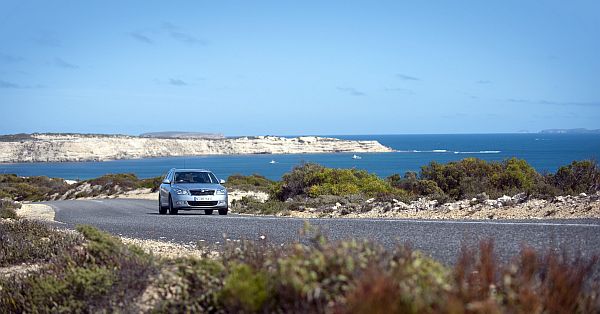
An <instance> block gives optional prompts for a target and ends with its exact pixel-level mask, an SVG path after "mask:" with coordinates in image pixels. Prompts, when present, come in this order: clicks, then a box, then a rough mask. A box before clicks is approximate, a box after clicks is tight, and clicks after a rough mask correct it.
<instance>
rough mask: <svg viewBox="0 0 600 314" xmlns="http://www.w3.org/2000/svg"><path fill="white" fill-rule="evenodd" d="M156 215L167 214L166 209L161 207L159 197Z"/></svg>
mask: <svg viewBox="0 0 600 314" xmlns="http://www.w3.org/2000/svg"><path fill="white" fill-rule="evenodd" d="M158 213H159V214H161V215H164V214H166V213H167V208H166V207H164V206H162V202H161V199H160V195H159V196H158Z"/></svg>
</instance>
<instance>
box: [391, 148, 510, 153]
mask: <svg viewBox="0 0 600 314" xmlns="http://www.w3.org/2000/svg"><path fill="white" fill-rule="evenodd" d="M396 152H397V153H454V154H498V153H501V151H499V150H479V151H467V152H462V151H449V150H447V149H434V150H415V149H412V150H397V151H396Z"/></svg>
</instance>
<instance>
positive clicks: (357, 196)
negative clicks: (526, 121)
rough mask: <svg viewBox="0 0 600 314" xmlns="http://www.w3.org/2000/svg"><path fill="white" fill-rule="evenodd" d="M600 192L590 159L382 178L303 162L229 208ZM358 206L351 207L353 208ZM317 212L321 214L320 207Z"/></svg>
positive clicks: (440, 168)
mask: <svg viewBox="0 0 600 314" xmlns="http://www.w3.org/2000/svg"><path fill="white" fill-rule="evenodd" d="M599 190H600V168H599V167H598V164H597V163H596V162H594V161H589V160H584V161H574V162H573V163H571V164H570V165H567V166H563V167H561V168H559V169H558V171H557V172H556V173H550V174H540V173H538V172H537V171H536V170H535V169H534V168H533V167H532V166H531V165H529V164H528V163H527V162H526V161H524V160H521V159H517V158H511V159H507V160H504V161H501V162H496V161H489V162H488V161H485V160H481V159H477V158H466V159H463V160H460V161H453V162H449V163H446V164H440V163H437V162H431V163H430V164H429V165H426V166H423V167H422V168H421V171H420V172H419V173H416V172H407V173H405V174H404V175H403V176H401V175H399V174H394V175H391V176H389V177H387V178H386V179H381V178H379V177H377V176H376V175H373V174H369V173H367V172H366V171H364V170H357V169H332V168H326V167H323V166H321V165H318V164H313V163H306V164H302V165H299V166H296V167H295V168H294V169H292V171H291V172H289V173H286V174H284V175H283V177H282V180H281V181H278V182H275V183H273V184H271V185H270V187H269V191H270V200H269V201H268V202H266V203H259V202H256V201H253V200H250V199H242V200H241V201H238V202H236V203H234V204H233V206H234V210H236V211H238V212H247V213H259V214H268V213H281V212H285V211H288V210H298V209H299V210H300V211H302V209H303V208H309V207H310V208H317V207H321V209H323V210H325V211H326V210H327V208H325V207H326V206H329V207H331V206H330V205H334V204H337V203H339V204H342V205H343V204H348V201H347V200H348V199H351V200H354V201H365V200H367V199H369V198H375V199H377V200H379V201H392V200H394V199H395V200H399V201H403V202H405V203H409V202H410V201H413V200H416V199H419V198H423V197H426V198H429V199H433V200H437V201H438V204H443V203H446V202H450V201H457V200H463V199H469V200H470V199H472V198H476V199H481V198H482V195H483V197H485V198H487V197H491V198H498V197H501V196H503V195H509V196H512V195H516V194H520V193H522V194H524V195H525V197H526V198H528V197H535V198H541V199H550V198H552V197H554V196H557V195H578V194H580V193H587V194H593V193H596V192H598V191H599ZM361 210H363V208H362V207H361V206H353V208H352V211H353V212H360V211H361ZM319 212H323V211H322V210H319Z"/></svg>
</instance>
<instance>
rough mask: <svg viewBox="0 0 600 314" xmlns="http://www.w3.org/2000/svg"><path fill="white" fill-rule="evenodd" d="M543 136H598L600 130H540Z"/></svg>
mask: <svg viewBox="0 0 600 314" xmlns="http://www.w3.org/2000/svg"><path fill="white" fill-rule="evenodd" d="M540 133H543V134H600V129H596V130H589V129H584V128H578V129H547V130H541V131H540Z"/></svg>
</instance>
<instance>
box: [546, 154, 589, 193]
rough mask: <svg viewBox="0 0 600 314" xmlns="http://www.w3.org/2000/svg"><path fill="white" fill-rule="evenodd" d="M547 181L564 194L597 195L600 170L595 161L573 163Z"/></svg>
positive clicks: (562, 168)
mask: <svg viewBox="0 0 600 314" xmlns="http://www.w3.org/2000/svg"><path fill="white" fill-rule="evenodd" d="M547 180H548V181H549V182H550V183H551V184H553V185H554V186H555V187H556V188H557V189H559V190H560V191H561V192H562V193H564V194H579V193H595V192H596V191H598V190H600V168H599V167H598V163H596V162H595V161H591V160H582V161H573V162H572V163H571V164H570V165H568V166H563V167H560V168H559V169H558V170H557V171H556V174H555V175H554V176H550V177H548V178H547Z"/></svg>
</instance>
